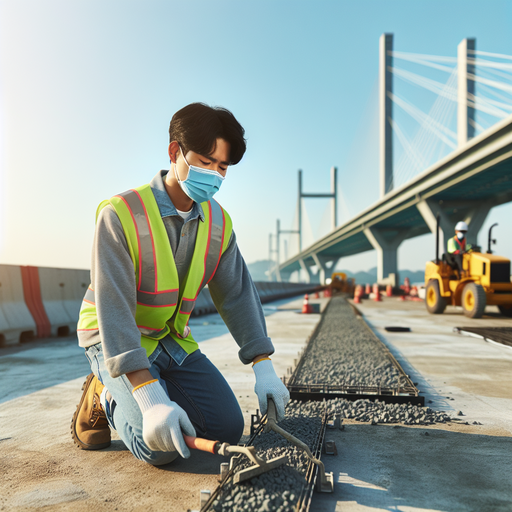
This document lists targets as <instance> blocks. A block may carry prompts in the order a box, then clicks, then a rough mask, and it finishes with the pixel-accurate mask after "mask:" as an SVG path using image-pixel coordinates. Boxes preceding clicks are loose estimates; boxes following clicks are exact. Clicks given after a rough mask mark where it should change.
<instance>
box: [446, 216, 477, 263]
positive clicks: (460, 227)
mask: <svg viewBox="0 0 512 512" xmlns="http://www.w3.org/2000/svg"><path fill="white" fill-rule="evenodd" d="M467 232H468V225H467V224H466V223H465V222H462V221H461V222H457V225H456V226H455V236H454V237H453V238H450V239H449V240H448V247H447V249H448V254H452V255H453V256H451V257H450V258H449V259H451V260H452V261H453V263H454V264H455V265H456V266H457V268H458V270H459V273H461V272H462V255H463V254H464V253H465V252H467V251H470V250H471V249H472V246H471V244H468V243H467V240H466V233H467ZM449 263H450V262H449Z"/></svg>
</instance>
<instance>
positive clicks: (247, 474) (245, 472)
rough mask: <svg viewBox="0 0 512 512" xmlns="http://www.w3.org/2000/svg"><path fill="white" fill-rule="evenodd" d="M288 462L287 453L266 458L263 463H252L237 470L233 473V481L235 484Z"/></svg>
mask: <svg viewBox="0 0 512 512" xmlns="http://www.w3.org/2000/svg"><path fill="white" fill-rule="evenodd" d="M287 463H288V456H287V455H281V457H276V458H275V459H271V460H268V461H267V460H266V461H264V462H263V464H259V465H254V466H251V467H250V468H246V469H242V471H239V472H238V473H235V474H234V475H233V482H234V483H235V484H239V483H240V482H245V481H247V480H250V479H251V478H254V477H255V476H259V475H262V474H263V473H266V472H267V471H271V470H272V469H275V468H278V467H279V466H282V465H283V464H287Z"/></svg>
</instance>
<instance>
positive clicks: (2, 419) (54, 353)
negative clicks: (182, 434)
mask: <svg viewBox="0 0 512 512" xmlns="http://www.w3.org/2000/svg"><path fill="white" fill-rule="evenodd" d="M318 302H322V303H324V304H325V303H326V300H325V299H321V300H320V301H318ZM301 306H302V297H300V298H298V299H287V300H282V301H279V302H275V303H271V304H268V305H266V306H265V308H264V309H265V314H266V316H267V326H268V332H269V335H270V336H271V337H272V340H273V342H274V345H275V347H276V354H275V356H273V357H272V359H273V361H274V365H275V367H276V371H277V372H278V374H282V375H284V374H286V369H287V367H288V366H290V365H291V364H292V362H293V359H294V358H295V357H297V352H298V351H299V350H300V349H301V348H302V347H303V346H304V344H305V341H306V339H307V337H308V336H309V335H310V334H311V332H312V331H313V329H314V328H315V326H316V324H317V323H318V321H319V320H320V315H299V314H298V311H300V308H301ZM191 327H192V330H193V332H194V335H195V337H196V339H197V340H198V341H199V343H200V348H201V350H202V351H203V352H204V353H205V354H207V355H208V357H209V358H210V359H211V360H212V362H213V363H214V364H215V365H216V366H217V367H218V368H219V369H220V370H221V372H222V373H223V374H224V376H225V377H226V379H227V380H228V382H229V384H230V385H231V386H232V387H233V389H234V391H235V393H236V395H237V397H238V399H239V402H240V404H241V406H242V409H243V411H244V415H245V417H246V423H248V424H250V414H251V413H253V412H254V411H255V409H256V408H257V407H258V405H257V398H256V395H255V394H254V390H253V388H254V374H253V371H252V369H251V366H250V365H247V366H244V365H242V363H241V362H240V360H239V359H238V355H237V352H238V346H237V345H236V343H235V341H234V340H233V339H232V337H231V335H230V334H229V333H228V331H227V329H226V327H225V326H224V324H223V323H222V321H221V319H220V317H219V316H218V315H216V314H215V315H207V316H204V317H197V318H194V319H193V320H192V321H191ZM76 343H77V341H76V337H68V338H66V339H52V340H42V341H39V342H33V343H29V344H25V345H22V346H20V347H12V348H6V349H0V393H1V394H0V402H3V403H0V448H1V450H0V473H1V474H2V479H1V480H0V510H19V511H21V510H34V509H45V510H52V511H53V510H73V511H75V510H77V511H82V510H83V511H86V510H87V511H89V510H91V509H94V510H98V511H101V510H109V511H110V510H120V511H126V510H145V511H153V510H154V511H160V510H169V511H185V510H187V509H189V508H191V509H197V508H199V491H200V489H211V490H213V489H214V488H215V487H216V486H217V476H218V472H219V465H220V462H221V461H224V460H226V459H224V458H223V457H218V456H213V455H211V454H205V453H202V452H194V453H193V456H192V457H191V458H190V459H188V460H179V461H176V462H174V463H172V464H169V465H168V466H165V467H162V468H154V467H152V466H149V465H147V464H145V463H142V462H139V461H137V460H136V459H135V458H134V457H133V456H132V455H131V453H130V452H129V451H128V450H126V448H125V447H124V444H123V443H122V442H121V441H120V440H119V439H118V438H117V439H116V436H115V435H114V436H113V443H112V446H111V447H110V448H108V449H106V450H101V451H93V452H86V451H81V450H78V449H77V448H76V447H75V446H74V444H73V442H72V440H71V435H70V431H69V426H70V421H71V417H72V415H73V412H74V410H75V407H76V404H77V403H78V401H79V399H80V395H81V391H80V387H81V385H82V382H83V380H84V378H85V375H86V374H87V373H89V369H88V365H87V362H86V359H85V356H84V355H83V351H82V350H81V349H80V348H78V347H77V345H76ZM70 379H71V380H70ZM247 419H248V420H249V421H247ZM248 429H249V427H248V425H246V431H248Z"/></svg>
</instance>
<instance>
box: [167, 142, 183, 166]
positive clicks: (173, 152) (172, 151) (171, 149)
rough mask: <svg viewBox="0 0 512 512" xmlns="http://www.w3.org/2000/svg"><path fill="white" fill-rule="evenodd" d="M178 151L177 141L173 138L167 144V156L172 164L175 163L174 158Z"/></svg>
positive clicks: (176, 156)
mask: <svg viewBox="0 0 512 512" xmlns="http://www.w3.org/2000/svg"><path fill="white" fill-rule="evenodd" d="M179 152H180V145H179V144H178V141H176V140H173V141H172V142H171V143H170V144H169V149H168V153H169V158H170V159H171V162H172V163H173V164H175V163H176V159H177V158H178V153H179Z"/></svg>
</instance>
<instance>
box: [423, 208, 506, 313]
mask: <svg viewBox="0 0 512 512" xmlns="http://www.w3.org/2000/svg"><path fill="white" fill-rule="evenodd" d="M495 225H496V224H493V225H492V226H491V228H490V229H489V242H488V250H487V253H482V252H480V248H479V247H474V248H473V250H471V251H469V252H466V253H464V254H462V255H460V257H459V263H458V264H457V263H456V261H455V258H453V255H451V254H443V256H442V258H441V259H440V258H439V218H438V226H437V236H436V259H435V261H429V262H427V266H426V268H425V286H426V290H425V303H426V306H427V310H428V312H429V313H432V314H434V315H438V314H441V313H443V312H444V310H445V308H446V306H447V305H448V304H451V305H453V306H462V309H463V311H464V314H465V315H466V316H468V317H470V318H480V317H481V316H482V315H483V313H484V310H485V306H490V305H494V306H498V308H499V310H500V312H501V313H502V314H503V315H505V316H508V317H512V283H511V282H510V260H509V259H507V258H504V257H502V256H497V255H495V254H492V251H491V243H496V240H492V238H491V236H492V228H493V227H494V226H495ZM460 264H462V265H461V266H462V268H459V266H460Z"/></svg>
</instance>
